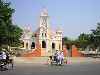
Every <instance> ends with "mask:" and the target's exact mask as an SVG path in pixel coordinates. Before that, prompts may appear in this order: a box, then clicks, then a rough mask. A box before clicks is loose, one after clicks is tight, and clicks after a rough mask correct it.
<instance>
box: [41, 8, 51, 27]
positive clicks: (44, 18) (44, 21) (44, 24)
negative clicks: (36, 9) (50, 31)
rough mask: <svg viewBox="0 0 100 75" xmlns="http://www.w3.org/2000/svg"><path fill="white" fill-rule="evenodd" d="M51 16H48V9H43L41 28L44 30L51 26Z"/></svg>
mask: <svg viewBox="0 0 100 75" xmlns="http://www.w3.org/2000/svg"><path fill="white" fill-rule="evenodd" d="M48 19H49V16H48V11H47V9H46V8H43V10H42V11H41V13H40V28H41V27H43V28H46V29H47V28H48V25H49V21H48Z"/></svg>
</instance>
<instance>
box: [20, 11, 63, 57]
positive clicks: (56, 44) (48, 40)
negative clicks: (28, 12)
mask: <svg viewBox="0 0 100 75" xmlns="http://www.w3.org/2000/svg"><path fill="white" fill-rule="evenodd" d="M49 21H50V17H49V15H48V11H47V9H43V10H42V11H41V13H40V16H39V25H37V26H39V27H38V28H37V30H36V31H35V32H32V31H31V30H30V28H29V27H26V28H24V32H23V35H22V37H21V39H20V40H21V41H22V42H23V49H25V50H33V51H34V50H36V48H37V47H39V48H40V49H41V50H43V51H45V55H43V56H46V55H52V54H53V53H54V52H55V51H56V50H62V30H61V29H60V28H58V29H56V30H55V32H53V31H52V30H51V29H50V23H49Z"/></svg>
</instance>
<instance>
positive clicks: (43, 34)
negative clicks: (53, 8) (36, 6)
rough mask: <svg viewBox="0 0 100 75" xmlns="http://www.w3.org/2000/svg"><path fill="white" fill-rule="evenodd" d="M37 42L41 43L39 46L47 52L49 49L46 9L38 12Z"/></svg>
mask: <svg viewBox="0 0 100 75" xmlns="http://www.w3.org/2000/svg"><path fill="white" fill-rule="evenodd" d="M39 27H40V31H39V42H40V44H41V48H42V49H44V50H46V52H48V50H49V48H48V47H49V41H50V40H49V39H50V38H49V16H48V11H47V9H45V8H44V9H43V10H42V11H41V14H40V20H39Z"/></svg>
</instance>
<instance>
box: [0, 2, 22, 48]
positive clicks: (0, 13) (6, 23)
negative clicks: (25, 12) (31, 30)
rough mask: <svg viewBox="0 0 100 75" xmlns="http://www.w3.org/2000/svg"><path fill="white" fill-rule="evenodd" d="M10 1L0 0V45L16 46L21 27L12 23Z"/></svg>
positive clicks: (12, 11) (12, 10)
mask: <svg viewBox="0 0 100 75" xmlns="http://www.w3.org/2000/svg"><path fill="white" fill-rule="evenodd" d="M10 5H11V3H10V2H8V3H6V2H5V1H4V0H0V47H2V45H7V46H18V44H19V42H20V40H19V38H20V36H21V33H22V29H20V28H19V27H18V26H17V25H13V23H12V14H13V13H14V9H12V8H11V7H10Z"/></svg>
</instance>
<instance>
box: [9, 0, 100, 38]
mask: <svg viewBox="0 0 100 75" xmlns="http://www.w3.org/2000/svg"><path fill="white" fill-rule="evenodd" d="M7 1H10V2H11V3H12V4H11V7H12V8H14V9H15V13H14V14H13V23H14V24H17V25H19V26H20V27H24V26H26V25H30V27H31V28H32V30H33V32H34V31H35V30H36V29H37V28H38V26H39V25H38V18H39V16H40V12H41V10H42V9H43V8H47V10H48V14H49V16H50V27H51V28H52V29H53V30H56V29H57V27H61V29H62V31H63V36H67V37H69V38H72V39H75V38H77V37H78V36H79V34H80V33H83V32H84V33H90V30H91V29H95V28H96V24H97V22H100V0H7Z"/></svg>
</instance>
